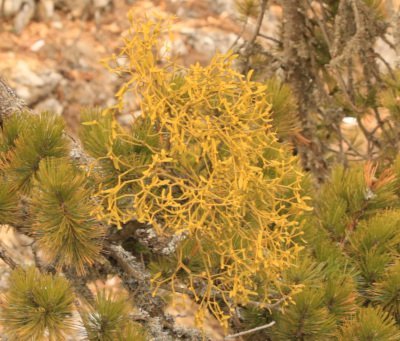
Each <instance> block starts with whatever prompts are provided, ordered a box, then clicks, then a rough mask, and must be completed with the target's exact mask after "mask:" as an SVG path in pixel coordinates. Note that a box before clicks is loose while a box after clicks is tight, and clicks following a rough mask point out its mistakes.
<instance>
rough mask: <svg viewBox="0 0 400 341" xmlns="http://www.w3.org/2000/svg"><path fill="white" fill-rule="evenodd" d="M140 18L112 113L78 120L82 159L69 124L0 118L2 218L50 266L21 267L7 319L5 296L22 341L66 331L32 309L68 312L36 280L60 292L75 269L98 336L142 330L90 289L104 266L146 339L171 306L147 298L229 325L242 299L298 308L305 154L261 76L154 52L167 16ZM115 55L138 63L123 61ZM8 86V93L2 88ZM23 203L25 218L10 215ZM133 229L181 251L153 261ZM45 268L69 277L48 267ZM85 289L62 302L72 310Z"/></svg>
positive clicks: (227, 59)
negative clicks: (282, 131)
mask: <svg viewBox="0 0 400 341" xmlns="http://www.w3.org/2000/svg"><path fill="white" fill-rule="evenodd" d="M131 24H132V29H131V31H130V33H129V35H128V36H127V37H125V38H124V47H123V48H122V49H121V51H120V53H119V54H118V56H115V57H112V58H110V60H108V61H107V63H106V64H107V66H108V67H109V68H110V70H111V71H112V72H115V73H117V74H119V75H120V76H122V77H124V79H126V82H125V83H124V84H123V85H122V86H121V88H120V90H119V91H118V93H117V94H116V96H117V98H118V104H117V106H116V107H114V108H108V109H105V110H87V111H86V112H84V113H83V115H82V121H83V122H82V123H83V125H82V129H81V132H80V140H81V143H82V146H83V149H84V153H82V152H81V153H80V155H81V157H73V156H76V154H75V153H71V149H72V146H73V143H72V142H71V141H70V140H69V139H68V137H67V135H66V134H65V132H64V126H63V124H64V123H63V122H62V120H61V119H60V118H58V117H55V116H54V115H52V114H49V113H40V114H37V115H34V114H32V113H31V112H27V111H24V110H22V109H23V108H21V110H18V111H15V110H13V115H11V116H10V115H8V116H7V117H4V120H3V129H2V131H1V138H0V142H1V145H0V149H1V154H0V155H1V176H2V180H3V183H4V184H5V185H4V186H5V187H4V189H1V191H0V204H1V207H0V216H1V217H4V219H5V222H7V223H9V224H11V225H13V226H14V227H16V228H17V229H18V232H20V233H25V234H27V235H29V236H30V237H32V238H33V240H34V243H35V247H37V248H39V250H41V251H43V253H44V255H45V258H44V259H37V264H36V266H37V268H38V269H40V270H41V271H42V273H39V272H38V270H26V269H25V270H23V269H22V268H18V269H17V270H15V273H14V275H13V276H11V282H10V286H11V287H12V286H13V283H14V282H15V281H20V282H21V285H24V286H25V287H26V288H27V289H26V290H25V291H21V292H16V291H15V290H14V291H13V290H10V291H9V292H8V293H7V294H6V299H5V301H4V302H9V305H12V304H13V303H12V302H22V303H21V304H20V305H15V309H11V310H10V309H7V307H6V305H7V303H5V305H3V310H2V313H1V314H2V315H1V316H2V319H3V320H4V321H5V323H6V324H7V321H14V320H15V319H16V318H17V317H18V319H19V321H21V322H18V323H16V324H14V325H13V328H12V335H13V336H15V337H19V338H26V337H28V334H29V333H30V332H32V335H34V336H35V338H36V339H40V338H42V337H44V336H45V334H47V335H49V337H50V338H53V339H56V338H57V339H62V338H63V337H64V336H63V335H64V334H63V331H62V328H60V330H57V326H58V322H57V320H55V319H54V318H50V319H42V318H40V315H37V318H38V319H40V323H39V322H38V320H36V319H35V311H34V310H32V311H30V312H29V314H28V313H27V312H26V311H25V309H24V306H23V304H24V302H28V301H29V304H30V305H32V306H36V307H37V309H38V311H40V312H43V314H44V316H49V314H50V313H51V312H53V310H54V313H55V314H58V313H61V310H60V311H58V305H57V304H55V303H53V301H52V300H53V298H52V296H49V295H44V296H40V299H34V301H32V300H31V299H30V297H31V296H30V293H31V292H34V291H35V290H39V288H36V283H35V281H34V280H31V279H32V278H33V277H35V278H42V277H43V280H45V281H49V284H48V285H56V284H54V283H59V281H63V283H64V282H65V283H68V282H67V280H66V279H64V278H63V277H62V276H61V273H64V274H65V275H66V277H67V278H68V279H69V280H70V282H71V285H72V286H73V287H74V290H75V294H76V295H78V297H79V296H82V297H83V298H85V299H86V301H87V302H86V303H87V304H88V305H89V308H88V311H89V312H88V313H86V312H85V311H83V310H82V309H81V308H78V310H79V312H80V315H81V316H82V321H83V327H84V328H85V330H86V337H87V338H88V339H90V340H92V339H93V340H108V339H112V338H113V337H118V338H119V337H120V338H121V339H123V340H128V339H129V337H131V336H128V334H124V332H122V331H118V330H116V329H115V328H117V327H118V326H119V325H123V326H124V328H123V329H126V333H128V332H129V333H130V334H129V335H131V334H132V333H137V334H138V335H139V334H140V335H142V334H143V335H144V333H142V331H140V328H141V327H140V326H137V325H136V324H135V325H133V324H131V323H130V322H129V321H127V317H126V315H125V314H126V310H125V309H126V308H125V307H124V308H122V307H121V304H122V302H118V301H115V300H114V301H113V297H108V296H104V295H100V296H98V298H97V299H95V298H93V297H90V296H91V295H90V294H89V295H87V288H86V281H87V280H89V278H93V276H94V277H96V273H99V272H98V271H95V269H96V268H100V269H102V271H105V272H111V273H117V274H119V275H120V276H121V278H122V280H123V282H124V284H125V285H126V287H127V288H128V289H129V290H130V291H131V294H132V296H133V302H134V303H135V304H136V305H139V307H141V308H143V309H144V310H145V311H148V315H147V317H146V318H144V319H145V320H146V319H147V322H148V324H147V327H148V329H149V330H148V332H149V333H150V334H152V335H153V337H155V338H156V339H157V340H162V338H160V337H161V336H160V335H161V334H162V331H160V330H157V328H155V327H154V326H153V328H152V327H151V324H150V323H149V321H150V320H151V317H152V316H158V317H160V316H163V312H162V306H161V305H159V304H158V302H159V301H157V299H155V298H151V299H149V298H148V297H149V295H150V294H152V295H157V294H159V293H169V295H170V296H171V297H172V298H173V297H174V293H175V292H177V291H181V290H182V288H184V291H185V292H186V293H187V294H189V295H190V297H192V298H193V299H194V300H195V301H196V302H197V303H198V311H197V321H198V323H199V325H201V324H202V323H203V322H204V317H205V312H206V310H208V311H209V312H211V313H212V314H213V315H214V316H215V317H216V318H217V319H218V320H219V322H220V323H221V324H222V325H223V326H224V327H225V328H226V330H227V328H228V325H229V324H228V323H229V321H230V318H231V317H232V316H233V315H234V314H235V309H236V308H237V307H238V306H247V305H249V304H250V305H251V304H254V303H255V302H256V303H257V304H258V305H259V306H260V307H272V306H273V305H274V304H288V303H290V301H291V297H292V296H293V294H294V293H296V292H298V291H299V290H300V287H301V286H300V285H297V284H295V283H293V282H289V281H286V280H285V276H284V272H285V271H286V270H288V269H289V268H290V267H291V266H292V265H293V264H294V262H295V261H296V257H297V255H298V252H299V251H300V249H301V247H300V246H299V245H298V243H296V242H295V240H294V239H295V238H298V237H299V236H300V235H301V223H300V220H301V217H302V216H303V215H304V213H305V212H306V211H308V210H309V207H308V205H307V204H306V200H307V197H305V196H304V195H303V193H302V182H303V179H304V177H303V174H302V172H301V170H300V168H299V165H298V160H297V159H296V158H295V157H293V156H292V155H291V150H290V148H289V147H288V146H286V145H283V144H280V143H279V142H278V139H277V137H276V133H275V131H274V128H273V127H272V125H271V111H270V104H269V102H268V101H267V91H268V88H267V86H266V85H264V84H262V83H258V82H255V81H253V80H252V79H251V76H252V74H251V72H250V73H249V74H248V75H246V76H243V75H241V74H239V73H237V72H236V71H234V69H233V67H232V63H233V61H234V57H233V56H232V55H230V54H228V55H217V56H216V57H215V58H214V59H213V60H212V61H211V62H210V64H209V65H208V66H206V67H202V66H200V65H198V64H196V65H193V66H191V67H189V68H185V67H183V66H180V65H178V64H176V63H175V62H173V61H172V60H170V59H165V58H163V56H162V55H161V52H160V51H161V50H162V49H161V47H162V39H163V35H164V34H165V33H167V31H168V22H165V21H164V20H161V19H159V18H157V19H155V20H153V19H148V20H146V21H136V22H135V21H134V20H133V18H132V17H131ZM116 58H126V59H127V60H128V62H127V63H126V64H124V66H115V65H116V64H115V61H116ZM2 89H5V90H6V91H5V94H6V95H7V96H9V97H8V98H14V95H13V93H12V92H10V90H9V88H8V87H3V88H2ZM127 92H133V93H135V94H136V95H137V96H138V97H140V98H141V116H140V117H138V118H137V119H135V121H134V122H133V123H132V125H131V126H130V127H129V128H128V129H126V128H123V127H121V126H120V125H119V124H118V121H117V119H116V117H115V116H116V113H117V111H118V110H119V109H122V108H123V106H124V102H123V97H124V94H125V93H127ZM18 108H19V107H18ZM2 110H3V109H2ZM4 112H8V110H4ZM74 148H76V146H74ZM7 186H8V187H10V188H11V189H12V190H8V187H7ZM11 193H17V197H16V198H15V197H13V195H12V194H11ZM10 203H13V204H12V205H11V204H10ZM15 203H17V204H15ZM18 205H20V206H21V207H22V206H23V209H24V210H23V211H24V213H23V214H22V215H18V214H17V213H16V212H15V207H17V206H18ZM7 219H8V221H7ZM138 225H139V226H140V227H141V228H142V229H143V228H144V229H147V230H148V229H149V228H148V226H151V228H152V230H153V231H155V233H156V240H159V241H160V242H162V241H163V240H167V241H170V242H171V241H173V240H174V241H175V244H174V245H172V246H171V245H169V247H167V248H166V249H168V251H165V249H164V252H163V253H164V254H157V252H156V251H155V250H156V249H155V248H154V247H151V246H149V245H140V244H141V240H140V238H137V234H136V232H138V229H137V228H135V226H138ZM132 227H133V228H132ZM119 229H120V230H121V231H119ZM125 229H128V230H130V231H132V232H131V234H130V235H129V234H128V236H129V237H130V238H133V239H134V240H135V243H134V244H133V245H129V244H127V243H126V234H124V233H123V231H124V230H125ZM118 236H120V238H118ZM124 238H125V239H124ZM110 240H113V243H111V242H110ZM102 250H103V252H102ZM136 256H142V257H143V258H144V265H143V264H140V263H138V262H137V261H136V258H135V257H136ZM94 266H95V267H94ZM146 267H147V268H148V269H149V270H150V271H151V283H152V291H151V292H150V290H149V288H148V287H147V285H148V280H149V278H150V276H149V274H148V270H147V269H146ZM52 269H53V270H52ZM50 270H52V271H56V272H57V273H59V275H56V276H54V277H52V276H50V275H48V274H46V273H47V272H48V271H50ZM21 276H22V277H23V276H27V278H29V281H28V282H26V281H27V280H25V277H24V278H23V279H21V278H22V277H21ZM46 276H47V277H46ZM48 276H50V277H48ZM77 276H78V277H77ZM97 276H99V275H97ZM79 278H80V279H79ZM13 281H14V282H13ZM24 281H25V282H24ZM37 283H38V284H37V285H39V284H40V283H41V282H40V280H38V281H37ZM46 283H47V282H46ZM46 285H47V284H46ZM85 288H86V289H85ZM42 289H43V288H42ZM54 290H55V295H59V294H61V289H60V290H59V289H58V287H57V286H55V287H54ZM63 290H64V289H63ZM65 290H66V289H65ZM75 294H72V292H70V291H68V292H67V291H65V294H64V296H65V299H68V300H69V301H68V302H73V301H74V298H73V297H74V295H75ZM141 295H142V296H143V297H144V298H143V297H142V298H141V297H140V296H141ZM64 296H63V297H64ZM82 297H81V298H82ZM112 302H114V303H112ZM65 304H66V303H65ZM65 304H64V303H63V305H62V306H63V307H64V306H65ZM69 304H70V303H68V307H70V306H69ZM50 307H51V309H53V310H50ZM63 309H64V308H63ZM68 309H69V308H68ZM146 309H147V310H146ZM157 309H158V310H157ZM38 314H39V313H38ZM57 316H58V315H57ZM149 316H150V317H149ZM165 321H166V320H165ZM110 328H111V329H110ZM113 328H114V329H113ZM138 328H139V329H138ZM171 329H172V331H170V333H173V332H174V330H173V328H171ZM121 333H122V334H121ZM157 333H158V334H157ZM160 333H161V334H160ZM135 335H136V334H135ZM172 335H173V334H172ZM164 336H165V335H164Z"/></svg>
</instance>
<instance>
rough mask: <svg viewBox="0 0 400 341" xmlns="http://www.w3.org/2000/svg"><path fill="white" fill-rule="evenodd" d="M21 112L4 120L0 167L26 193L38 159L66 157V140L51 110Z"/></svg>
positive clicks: (29, 188)
mask: <svg viewBox="0 0 400 341" xmlns="http://www.w3.org/2000/svg"><path fill="white" fill-rule="evenodd" d="M20 115H21V116H19V115H17V116H16V117H11V118H9V119H6V120H5V122H4V125H5V127H6V128H5V130H4V131H3V132H1V134H0V135H1V138H0V143H1V147H0V151H1V154H0V159H1V160H2V164H1V169H2V171H3V172H5V173H6V177H7V178H8V179H10V182H12V184H13V186H14V188H15V189H16V190H20V191H21V192H22V193H24V194H27V193H28V192H29V191H30V190H31V188H32V180H33V177H34V175H35V174H36V171H37V170H38V169H39V163H40V161H41V160H43V159H45V158H47V157H65V156H67V154H68V142H67V138H66V136H65V135H64V123H63V121H62V118H60V117H57V116H56V115H53V114H50V113H41V114H39V115H31V114H26V113H25V114H24V113H22V114H20ZM9 123H10V124H9Z"/></svg>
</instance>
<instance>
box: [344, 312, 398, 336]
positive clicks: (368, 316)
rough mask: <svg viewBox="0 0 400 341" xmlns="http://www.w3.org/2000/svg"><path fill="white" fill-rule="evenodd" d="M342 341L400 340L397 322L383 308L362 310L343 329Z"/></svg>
mask: <svg viewBox="0 0 400 341" xmlns="http://www.w3.org/2000/svg"><path fill="white" fill-rule="evenodd" d="M339 340H340V341H348V340H359V341H369V340H382V341H397V340H400V332H399V329H398V328H397V327H396V321H395V320H394V318H393V317H391V316H390V315H389V314H388V313H387V312H384V311H383V310H382V309H381V308H372V307H368V308H361V309H360V311H359V313H358V314H357V316H356V318H354V319H353V320H350V321H349V322H348V323H347V324H346V325H345V326H344V327H343V329H342V333H341V335H340V337H339Z"/></svg>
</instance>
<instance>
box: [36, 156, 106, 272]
mask: <svg viewBox="0 0 400 341" xmlns="http://www.w3.org/2000/svg"><path fill="white" fill-rule="evenodd" d="M86 187H87V185H86V181H85V177H84V174H82V172H79V171H78V170H77V169H75V168H74V166H73V165H72V164H71V163H70V162H69V161H68V160H65V159H54V158H52V159H46V160H43V161H41V163H40V165H39V170H38V171H37V175H36V181H35V186H34V188H33V191H32V199H31V201H30V208H31V212H30V213H31V219H32V234H33V236H34V238H35V239H36V241H37V242H38V245H39V246H40V247H41V248H42V249H43V251H45V254H46V256H47V257H48V258H49V260H51V261H52V262H53V263H54V264H58V265H59V266H63V265H66V266H69V267H73V268H75V269H76V270H77V272H78V273H80V274H82V273H84V272H85V266H87V265H92V264H93V263H94V261H95V259H96V258H97V257H98V255H99V253H100V250H101V246H102V243H101V241H102V239H101V238H102V236H103V234H104V229H102V227H101V225H100V224H99V223H97V222H96V221H95V219H94V218H93V217H92V216H91V212H92V211H93V208H94V207H93V203H92V202H91V199H90V194H91V193H90V190H88V189H87V188H86Z"/></svg>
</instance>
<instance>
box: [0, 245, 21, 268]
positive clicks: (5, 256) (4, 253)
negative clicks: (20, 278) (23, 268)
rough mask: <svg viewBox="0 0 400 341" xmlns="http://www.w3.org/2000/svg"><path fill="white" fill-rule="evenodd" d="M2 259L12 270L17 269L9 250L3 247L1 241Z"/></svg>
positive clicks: (0, 251) (0, 253)
mask: <svg viewBox="0 0 400 341" xmlns="http://www.w3.org/2000/svg"><path fill="white" fill-rule="evenodd" d="M0 258H1V259H2V260H3V261H4V263H6V264H7V265H8V266H9V267H10V268H11V269H15V268H16V267H17V265H18V264H17V263H16V262H15V261H14V259H13V258H12V257H11V255H10V253H9V252H8V250H7V248H6V247H5V246H4V245H3V243H2V242H1V241H0Z"/></svg>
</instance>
